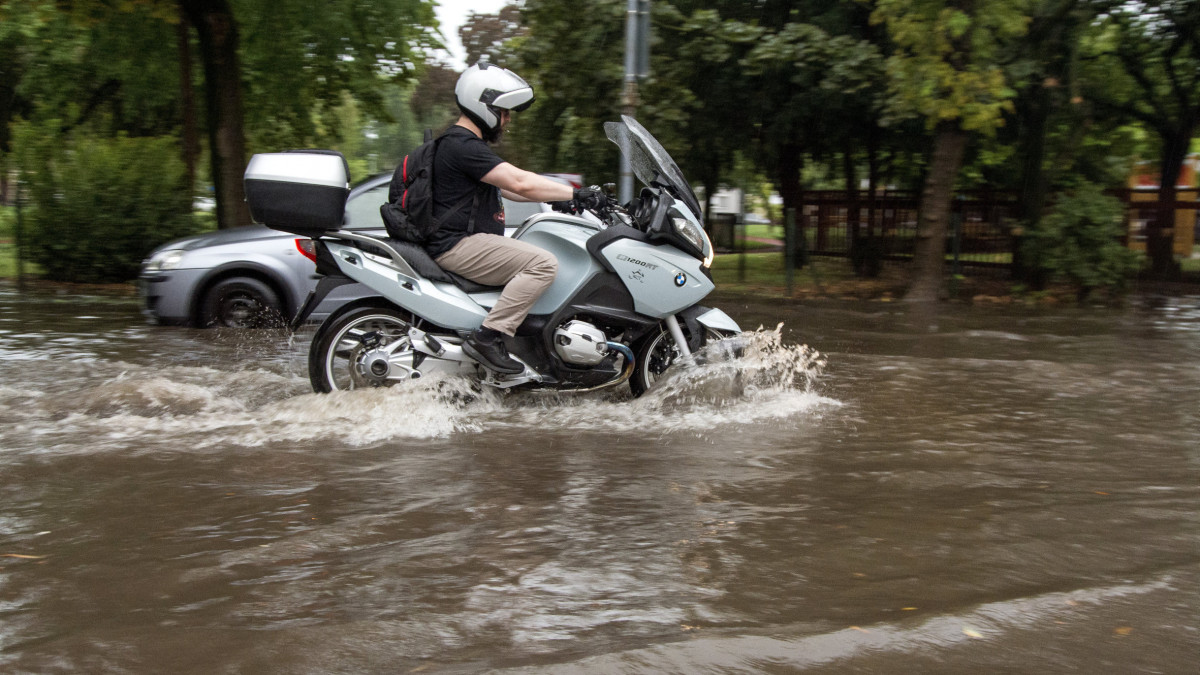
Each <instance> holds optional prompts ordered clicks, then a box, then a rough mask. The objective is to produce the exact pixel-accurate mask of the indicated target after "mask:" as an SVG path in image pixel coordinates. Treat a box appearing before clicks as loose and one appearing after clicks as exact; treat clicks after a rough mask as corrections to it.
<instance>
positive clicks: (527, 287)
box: [425, 61, 604, 374]
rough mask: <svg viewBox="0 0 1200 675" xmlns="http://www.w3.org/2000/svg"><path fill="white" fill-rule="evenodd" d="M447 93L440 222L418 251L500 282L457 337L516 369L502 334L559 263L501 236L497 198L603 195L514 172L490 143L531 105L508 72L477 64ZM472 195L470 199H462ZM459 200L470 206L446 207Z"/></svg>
mask: <svg viewBox="0 0 1200 675" xmlns="http://www.w3.org/2000/svg"><path fill="white" fill-rule="evenodd" d="M454 98H455V100H456V102H457V104H458V108H459V111H460V112H461V115H460V116H459V118H458V121H457V122H456V123H455V124H454V125H453V126H451V127H450V128H449V129H447V130H446V132H445V133H444V134H443V138H442V140H441V141H440V143H439V145H438V150H437V156H436V157H435V159H434V165H433V176H434V183H433V215H434V217H435V218H443V222H442V225H441V227H440V228H439V229H438V231H437V232H436V233H434V234H433V236H431V237H430V238H429V240H428V241H427V242H426V244H425V249H426V251H427V252H428V253H429V255H430V257H432V258H433V259H434V260H435V261H436V262H437V264H438V265H439V266H441V267H442V269H445V270H447V271H450V272H454V273H455V274H458V275H460V276H463V277H466V278H467V279H470V280H471V281H474V282H476V283H480V284H485V285H488V286H501V285H502V286H504V291H503V292H502V293H501V294H500V298H499V300H497V301H496V304H495V305H494V306H493V307H492V309H491V311H490V312H488V315H487V316H486V317H485V318H484V320H483V324H482V326H481V327H480V328H478V329H477V330H475V331H474V332H472V333H471V335H470V336H468V337H467V339H466V340H465V341H464V343H463V351H464V352H466V353H467V355H468V356H470V357H471V358H473V359H475V360H476V361H479V362H480V363H482V364H483V365H484V366H485V367H487V368H490V369H491V370H493V371H496V372H499V373H508V374H515V373H520V372H522V371H523V370H524V367H523V366H522V365H521V363H520V362H518V361H516V360H515V359H513V358H512V357H511V356H509V355H508V351H507V349H506V348H505V346H504V341H503V336H504V335H508V336H512V335H515V334H516V331H517V327H518V326H519V325H521V322H522V321H523V320H524V319H525V317H526V316H527V315H528V314H529V310H530V309H531V308H532V307H533V305H534V303H535V302H537V299H538V298H539V297H541V295H542V294H543V293H544V292H545V291H546V289H547V288H549V286H550V284H551V283H552V282H553V281H554V276H555V274H556V273H557V270H558V261H557V260H555V258H554V255H553V254H551V253H550V252H549V251H546V250H544V249H542V248H539V247H537V246H534V245H533V244H528V243H525V242H522V241H517V240H514V239H510V238H508V237H505V236H504V211H503V207H502V206H501V202H500V199H499V195H500V194H501V193H502V194H503V195H504V196H505V197H507V198H508V199H511V200H514V201H542V202H561V201H568V200H574V201H575V202H576V203H577V204H578V205H580V206H582V207H585V208H595V207H597V206H599V205H601V204H603V201H604V196H603V194H602V193H601V192H600V191H599V190H597V189H594V188H578V189H574V190H573V189H572V188H571V187H570V186H568V185H563V184H562V183H558V182H556V181H553V180H550V179H549V178H546V177H544V176H540V175H538V174H536V173H532V172H529V171H525V170H523V169H519V168H517V167H516V166H513V165H512V164H510V163H508V162H506V161H504V160H503V159H501V158H500V157H499V156H497V155H496V153H495V152H493V151H492V149H491V148H490V147H489V144H490V143H495V142H497V141H498V140H499V139H500V136H501V134H503V132H504V129H505V127H506V126H507V125H508V122H509V120H510V118H511V115H512V112H514V111H521V110H525V109H526V108H528V107H529V106H530V104H532V103H533V88H532V87H530V86H529V85H528V84H527V83H526V82H525V80H523V79H521V78H520V77H519V76H517V75H516V74H515V73H513V72H512V71H510V70H507V69H504V68H499V67H497V66H493V65H491V64H489V63H487V62H486V61H480V62H479V63H477V64H475V65H473V66H471V67H470V68H468V69H467V70H466V71H465V72H463V74H462V75H461V76H460V77H459V78H458V83H457V85H456V86H455V87H454ZM472 193H474V199H473V200H471V199H468V197H469V196H470V195H471V194H472ZM464 203H471V204H472V206H471V208H470V209H465V208H463V209H459V210H458V211H457V212H453V208H454V206H455V205H457V204H464ZM448 212H449V213H448ZM472 219H473V220H474V224H473V227H472V222H471V221H472Z"/></svg>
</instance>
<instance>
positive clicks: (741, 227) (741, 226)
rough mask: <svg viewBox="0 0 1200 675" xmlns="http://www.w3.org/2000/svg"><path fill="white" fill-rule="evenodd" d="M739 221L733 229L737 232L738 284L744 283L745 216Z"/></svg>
mask: <svg viewBox="0 0 1200 675" xmlns="http://www.w3.org/2000/svg"><path fill="white" fill-rule="evenodd" d="M738 220H739V221H740V222H739V223H738V224H737V225H735V226H734V227H735V228H736V231H737V236H738V239H737V247H738V283H739V284H740V283H744V282H745V281H746V219H745V214H742V217H740V218H738Z"/></svg>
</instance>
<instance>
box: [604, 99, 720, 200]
mask: <svg viewBox="0 0 1200 675" xmlns="http://www.w3.org/2000/svg"><path fill="white" fill-rule="evenodd" d="M604 133H605V135H606V136H608V140H610V141H612V142H613V143H616V144H617V147H618V148H620V149H621V154H622V155H624V156H625V157H626V158H627V159H628V160H629V164H630V166H631V167H632V168H633V173H634V175H636V176H637V177H638V180H640V181H642V182H643V183H645V184H646V185H650V184H651V183H652V182H654V181H656V180H657V181H658V182H659V183H662V184H665V185H668V186H669V187H671V188H672V189H673V190H674V192H675V194H676V196H677V197H679V198H680V199H681V200H683V202H684V203H685V204H687V207H688V208H689V209H691V210H692V213H693V214H695V216H696V217H697V218H699V217H701V216H700V201H699V200H698V199H696V193H695V192H693V191H692V186H691V185H690V184H689V183H688V182H687V179H686V178H684V177H683V172H682V171H680V170H679V165H678V164H676V163H675V160H673V159H671V155H669V154H668V153H667V151H666V149H665V148H663V146H662V144H661V143H659V142H658V139H656V138H654V136H653V135H651V134H650V132H649V131H646V128H645V127H643V126H642V125H641V124H640V123H638V121H637V120H635V119H633V118H632V117H630V116H628V115H622V116H621V121H620V122H605V123H604Z"/></svg>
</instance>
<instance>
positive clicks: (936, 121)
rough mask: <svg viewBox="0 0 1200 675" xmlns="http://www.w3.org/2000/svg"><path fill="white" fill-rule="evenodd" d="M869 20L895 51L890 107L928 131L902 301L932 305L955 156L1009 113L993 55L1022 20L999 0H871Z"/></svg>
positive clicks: (1008, 93) (1019, 30)
mask: <svg viewBox="0 0 1200 675" xmlns="http://www.w3.org/2000/svg"><path fill="white" fill-rule="evenodd" d="M872 20H874V21H875V22H877V23H880V24H883V25H884V26H886V27H887V30H888V34H889V35H890V36H891V38H892V41H893V42H894V44H895V46H896V50H895V52H894V53H893V54H892V55H891V56H890V57H889V59H888V72H889V74H890V75H891V77H892V95H893V98H892V106H893V109H894V110H895V111H897V113H899V114H901V115H903V114H910V113H915V114H917V115H919V116H920V117H921V118H923V119H924V120H925V122H926V125H927V127H928V128H929V129H930V130H931V131H933V133H934V140H933V149H932V151H931V153H930V162H929V170H928V173H927V174H926V178H925V186H924V188H923V190H922V193H921V216H920V220H919V223H918V226H917V240H916V248H915V250H914V253H913V276H912V280H911V282H910V284H909V287H908V291H907V293H906V294H905V298H906V299H907V300H909V301H913V302H935V301H937V300H938V298H939V297H940V295H941V289H942V271H943V268H944V266H945V250H946V231H947V225H948V223H949V220H950V204H951V199H952V197H953V194H954V182H955V179H956V177H957V175H958V171H959V168H960V167H961V165H962V159H963V154H964V152H965V150H966V146H967V142H968V140H969V138H970V135H971V134H972V133H983V134H989V133H992V132H993V131H994V130H995V129H996V128H997V127H998V126H999V125H1001V124H1002V123H1003V118H1002V113H1004V112H1006V111H1011V109H1012V104H1011V101H1010V99H1011V98H1012V97H1013V94H1014V92H1013V90H1012V89H1011V88H1010V87H1009V86H1008V83H1007V81H1006V78H1005V75H1004V72H1003V71H1002V69H1001V68H1000V66H999V65H998V51H999V47H1000V45H1001V43H1002V41H1003V40H1005V39H1006V38H1012V37H1015V36H1018V35H1021V34H1023V33H1024V32H1025V30H1026V26H1027V23H1028V18H1027V16H1025V15H1024V14H1023V13H1022V12H1021V10H1020V7H1019V6H1018V3H1013V2H1009V1H1007V0H951V1H950V2H942V1H941V0H878V2H877V4H876V7H875V12H874V14H873V15H872Z"/></svg>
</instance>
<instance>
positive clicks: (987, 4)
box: [872, 0, 1029, 133]
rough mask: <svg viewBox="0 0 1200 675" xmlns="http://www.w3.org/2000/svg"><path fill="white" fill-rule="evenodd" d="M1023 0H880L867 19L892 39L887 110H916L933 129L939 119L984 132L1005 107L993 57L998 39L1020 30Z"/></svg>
mask: <svg viewBox="0 0 1200 675" xmlns="http://www.w3.org/2000/svg"><path fill="white" fill-rule="evenodd" d="M1024 5H1025V3H1021V2H1014V1H1013V0H981V1H978V2H949V3H947V2H944V1H943V0H879V1H878V3H877V4H876V8H875V12H874V14H873V15H872V21H873V22H875V23H879V24H884V25H886V26H887V29H888V33H889V34H890V35H891V37H892V40H893V42H894V43H895V45H896V50H895V52H894V53H893V54H892V55H891V56H890V57H889V58H888V64H887V70H888V73H889V74H890V75H891V78H892V93H893V97H892V105H891V110H892V116H893V117H895V118H903V117H904V116H906V115H910V114H917V115H919V116H920V117H922V118H923V119H924V120H925V121H926V124H927V126H928V128H930V129H933V128H934V127H935V126H937V125H938V124H940V123H943V122H954V123H957V124H958V125H959V126H960V127H961V128H962V129H964V130H966V131H981V132H984V133H990V132H991V131H993V130H995V129H996V127H998V126H1000V125H1002V124H1003V122H1004V120H1003V114H1004V113H1006V112H1010V111H1011V110H1012V103H1011V101H1010V99H1012V98H1013V96H1014V95H1015V92H1014V91H1013V90H1012V88H1011V87H1010V86H1009V83H1008V81H1007V79H1006V77H1005V74H1004V70H1003V68H1002V67H1001V66H1000V64H999V63H998V59H999V56H1000V51H1001V45H1002V41H1003V40H1004V39H1006V38H1013V37H1016V36H1019V35H1021V34H1023V33H1024V32H1025V30H1026V27H1027V25H1028V21H1029V17H1028V16H1027V15H1026V14H1025V13H1024V11H1025V7H1024Z"/></svg>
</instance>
